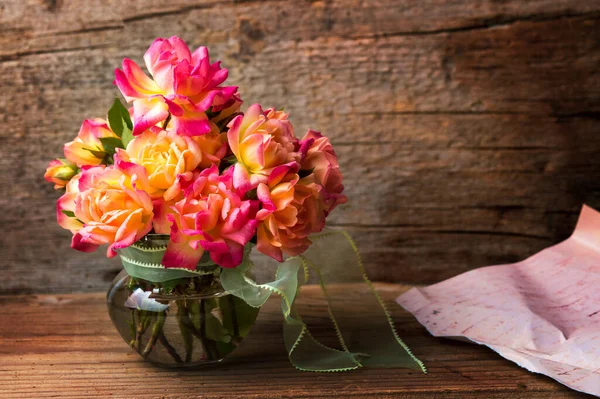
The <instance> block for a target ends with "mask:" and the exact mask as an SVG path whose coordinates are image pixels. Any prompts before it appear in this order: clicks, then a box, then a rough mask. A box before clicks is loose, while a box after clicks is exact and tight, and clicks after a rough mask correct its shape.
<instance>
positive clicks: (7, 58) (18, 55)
mask: <svg viewBox="0 0 600 399" xmlns="http://www.w3.org/2000/svg"><path fill="white" fill-rule="evenodd" d="M108 47H110V44H98V45H95V46H81V47H68V48H60V49H47V50H31V51H18V52H16V53H14V54H11V55H0V63H3V62H7V61H16V60H18V59H20V58H23V57H27V56H31V55H43V54H60V53H68V52H71V51H87V50H96V49H103V48H108Z"/></svg>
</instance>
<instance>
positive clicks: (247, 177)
mask: <svg viewBox="0 0 600 399" xmlns="http://www.w3.org/2000/svg"><path fill="white" fill-rule="evenodd" d="M229 127H230V128H229V131H228V132H227V139H228V142H229V147H230V148H231V151H232V152H233V154H234V155H235V157H236V158H237V161H238V162H237V163H236V164H235V169H234V175H233V178H234V186H235V187H236V188H240V189H242V190H243V191H245V190H248V189H252V188H255V187H257V186H258V184H259V183H266V182H267V179H268V176H269V175H270V174H271V172H272V171H273V169H275V168H276V167H278V166H281V165H283V164H288V163H295V162H296V160H297V159H298V158H299V154H298V153H297V152H296V144H297V141H298V140H297V139H296V138H295V137H294V129H293V127H292V124H291V123H290V122H289V121H288V120H287V114H285V113H283V112H281V111H275V110H273V109H270V110H267V111H266V112H265V111H263V109H262V108H261V106H260V105H259V104H254V105H252V106H250V108H248V110H247V111H246V113H245V115H238V116H236V117H235V118H234V119H233V120H232V121H231V123H230V124H229Z"/></svg>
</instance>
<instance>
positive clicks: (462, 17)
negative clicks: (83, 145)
mask: <svg viewBox="0 0 600 399" xmlns="http://www.w3.org/2000/svg"><path fill="white" fill-rule="evenodd" d="M599 18H600V1H598V0H585V1H580V0H537V1H523V0H447V1H444V0H419V1H417V0H412V1H411V0H331V1H328V0H324V1H304V0H289V1H284V0H271V1H214V0H213V1H209V0H196V1H191V0H190V1H185V0H172V1H168V2H167V1H142V0H128V1H123V0H118V1H101V0H71V1H69V0H0V91H1V95H0V123H1V129H0V151H1V157H0V171H1V172H0V173H1V181H0V190H2V192H1V195H0V206H1V208H0V209H1V212H0V225H1V226H2V229H3V234H2V235H1V241H0V261H1V265H0V271H1V272H2V277H1V278H0V294H2V293H16V292H66V291H81V290H84V291H85V290H104V289H106V287H107V286H108V284H109V281H110V280H111V279H112V277H113V276H114V275H115V273H116V271H117V270H118V269H119V264H118V261H115V260H113V261H107V260H106V259H105V258H104V255H103V252H104V251H100V252H98V253H97V254H94V255H91V256H90V255H88V254H81V253H77V252H76V251H73V250H71V249H70V248H69V241H70V240H69V236H70V233H69V232H67V231H63V230H61V229H60V228H59V227H58V226H57V225H56V222H55V217H54V201H55V199H56V198H58V196H59V193H58V192H54V191H53V190H52V187H51V185H50V184H47V183H45V181H44V180H43V177H42V176H43V172H44V169H45V166H46V164H47V162H48V161H49V160H50V159H52V158H54V157H56V156H58V155H60V151H61V147H62V144H63V143H64V142H66V141H69V140H71V139H72V137H74V136H75V134H76V133H77V130H78V128H79V125H80V123H81V121H82V120H83V119H84V118H90V117H97V116H102V115H103V114H104V113H105V112H106V110H107V109H108V107H109V106H110V104H111V102H112V100H113V98H114V96H115V95H116V94H117V89H116V87H115V86H113V85H112V80H113V71H114V68H116V67H118V66H119V65H120V61H121V59H122V58H123V57H130V58H133V59H134V60H136V61H138V62H141V57H142V55H143V52H144V51H145V49H146V48H147V47H148V45H149V44H150V43H151V42H152V40H153V39H154V38H156V37H168V36H170V35H178V36H181V37H182V38H183V39H185V40H186V41H188V43H189V44H190V45H191V46H193V47H196V46H199V45H207V46H208V47H209V48H210V50H211V54H212V57H213V58H214V59H222V60H223V64H224V66H225V67H227V68H229V70H230V80H229V82H230V84H236V85H239V86H240V90H241V92H242V94H243V98H244V100H245V101H246V105H249V104H251V103H253V102H260V103H262V104H263V105H266V106H276V107H281V106H285V109H286V110H287V111H289V112H291V118H292V122H293V123H294V124H295V126H296V129H297V132H298V134H303V132H304V131H305V130H306V129H307V128H308V127H312V128H314V129H318V130H321V131H322V132H324V133H325V134H327V135H328V136H329V137H331V139H332V141H333V142H334V144H335V146H336V149H337V151H338V155H339V158H340V162H341V166H342V169H343V172H344V173H345V184H346V187H347V194H348V196H349V197H350V202H349V203H348V204H347V205H346V206H344V207H342V208H341V209H339V210H337V211H336V212H334V213H333V215H332V217H331V221H332V222H333V223H334V224H335V225H338V226H344V227H345V228H347V229H348V230H350V231H351V232H352V234H353V235H354V237H355V238H356V240H357V241H358V242H359V245H360V248H361V250H362V253H363V255H364V257H365V259H367V260H368V264H369V265H368V266H369V270H370V273H371V276H372V277H373V279H374V280H382V281H388V282H404V283H431V282H435V281H439V280H442V279H445V278H448V277H451V276H454V275H456V274H459V273H461V272H464V271H466V270H469V269H471V268H475V267H479V266H484V265H488V264H494V263H504V262H512V261H516V260H519V259H522V258H524V257H526V256H528V255H531V254H533V253H535V252H536V251H538V250H540V249H541V248H543V247H545V246H548V245H551V244H554V243H556V242H558V241H560V240H562V239H564V238H565V237H567V236H568V234H569V233H570V231H571V230H572V228H573V226H574V223H575V221H576V217H577V214H578V212H579V209H580V207H581V205H582V204H583V203H584V202H586V203H588V204H589V205H591V206H595V207H599V206H600V195H599V193H600V191H599V189H600V180H599V179H598V176H600V158H599V156H598V155H599V154H600V152H599V150H600V128H599V124H598V116H599V113H598V112H599V111H600V72H599V70H598V66H599V65H600V63H599V61H600V23H599Z"/></svg>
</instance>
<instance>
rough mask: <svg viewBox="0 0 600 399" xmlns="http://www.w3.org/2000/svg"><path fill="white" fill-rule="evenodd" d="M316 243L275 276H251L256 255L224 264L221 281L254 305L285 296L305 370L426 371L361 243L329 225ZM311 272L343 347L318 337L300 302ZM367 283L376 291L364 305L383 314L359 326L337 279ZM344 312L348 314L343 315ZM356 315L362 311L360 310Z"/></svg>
mask: <svg viewBox="0 0 600 399" xmlns="http://www.w3.org/2000/svg"><path fill="white" fill-rule="evenodd" d="M311 241H312V242H313V245H312V246H311V247H310V248H309V250H308V251H306V252H305V253H304V254H303V255H300V256H296V257H291V258H288V259H287V260H286V261H284V262H283V263H280V264H279V265H278V267H277V272H276V276H275V280H274V281H272V282H269V283H265V284H258V283H256V282H255V281H254V280H252V279H251V278H250V277H248V275H247V274H248V273H247V272H248V270H250V269H251V268H252V260H251V258H250V256H245V257H244V262H243V264H242V265H240V266H239V267H237V268H235V269H223V270H222V272H221V283H222V284H223V288H225V289H226V290H227V291H228V292H229V293H231V294H232V295H235V296H237V297H239V298H241V299H243V300H244V301H245V302H246V303H248V304H249V305H250V306H254V307H260V306H262V305H263V304H264V303H265V302H266V301H267V299H268V298H269V297H270V296H271V295H272V294H277V295H279V296H280V297H281V310H282V312H283V316H284V319H285V323H284V329H283V337H284V342H285V346H286V348H287V351H288V355H289V358H290V361H291V363H292V364H293V365H294V366H295V367H296V368H297V369H299V370H303V371H317V372H333V371H345V370H353V369H357V368H359V367H362V366H374V367H409V368H417V369H421V370H422V371H423V372H426V369H425V366H424V365H423V363H422V362H421V361H420V360H419V359H417V358H416V357H415V356H414V355H413V354H412V352H411V351H410V349H409V348H408V347H407V346H406V344H405V343H404V342H403V341H402V340H401V339H400V337H399V336H398V334H397V332H396V329H395V327H394V324H393V322H392V319H391V317H390V314H389V312H388V310H387V309H386V307H385V304H384V302H383V301H382V300H381V298H380V297H379V295H378V294H377V292H376V291H375V289H374V287H373V284H372V283H371V281H370V280H369V279H368V277H367V274H366V272H365V268H364V265H363V263H362V260H361V257H360V254H359V252H358V249H357V247H356V244H355V243H354V242H353V241H352V239H351V238H350V236H349V235H348V233H346V232H345V231H337V230H326V231H324V232H323V233H320V234H316V235H313V236H311ZM311 274H312V275H313V276H315V277H316V279H317V280H318V282H319V284H320V286H321V289H322V291H323V296H324V301H325V303H326V304H327V309H328V313H329V317H330V319H331V322H332V325H333V328H334V329H335V332H336V335H337V338H338V341H339V344H340V348H341V349H335V348H330V347H328V346H325V345H323V344H321V343H320V342H319V341H317V340H316V339H315V338H314V337H313V335H312V334H311V333H310V331H309V329H308V326H307V325H306V323H304V322H303V321H302V318H301V317H300V315H299V314H298V311H297V310H296V307H295V306H294V301H295V299H296V298H297V297H298V296H299V295H301V291H300V286H301V285H302V284H304V283H306V282H308V281H309V279H310V277H311ZM350 282H352V283H356V282H362V283H364V284H366V285H367V287H368V289H369V290H370V291H371V293H372V294H373V295H372V296H370V297H369V298H368V299H365V300H363V302H361V309H368V310H369V312H372V311H373V310H375V311H376V312H377V320H374V319H371V318H370V319H369V322H370V323H371V324H370V325H368V326H366V328H361V330H360V331H356V329H353V328H352V327H353V326H356V322H355V321H354V322H352V318H351V317H348V315H347V314H344V312H346V313H347V310H348V309H347V306H346V307H343V302H344V297H339V296H331V295H329V293H328V290H327V286H328V284H331V283H350ZM340 316H342V317H340ZM354 317H360V312H359V311H358V310H357V314H355V315H354Z"/></svg>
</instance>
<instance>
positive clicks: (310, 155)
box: [300, 130, 348, 215]
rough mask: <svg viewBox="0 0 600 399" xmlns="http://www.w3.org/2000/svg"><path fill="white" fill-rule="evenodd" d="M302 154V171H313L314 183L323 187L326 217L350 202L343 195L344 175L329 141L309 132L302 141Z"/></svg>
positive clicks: (323, 205)
mask: <svg viewBox="0 0 600 399" xmlns="http://www.w3.org/2000/svg"><path fill="white" fill-rule="evenodd" d="M300 152H301V153H302V154H303V159H302V161H301V166H300V168H301V170H305V171H312V174H314V182H315V183H316V184H319V185H320V186H322V187H323V189H322V190H321V191H320V199H321V202H322V207H323V209H324V210H325V213H326V215H327V214H329V212H331V211H332V210H333V208H335V207H336V206H337V205H340V204H345V203H346V202H348V198H347V197H346V196H345V195H343V194H342V192H343V191H344V186H343V185H342V173H341V172H340V168H339V165H338V160H337V155H336V154H335V151H334V150H333V146H332V145H331V143H330V142H329V139H328V138H327V137H325V136H323V135H322V134H321V133H319V132H316V131H314V130H309V131H308V132H307V133H306V135H305V136H304V137H303V138H302V140H300Z"/></svg>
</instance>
